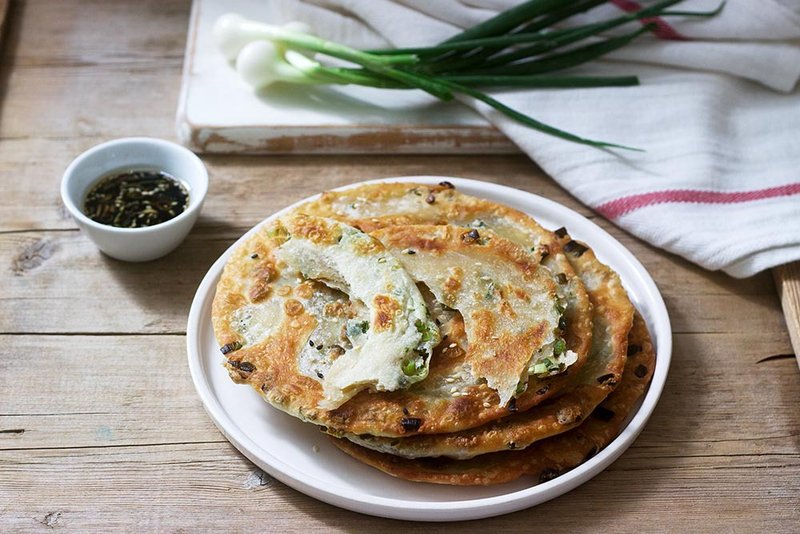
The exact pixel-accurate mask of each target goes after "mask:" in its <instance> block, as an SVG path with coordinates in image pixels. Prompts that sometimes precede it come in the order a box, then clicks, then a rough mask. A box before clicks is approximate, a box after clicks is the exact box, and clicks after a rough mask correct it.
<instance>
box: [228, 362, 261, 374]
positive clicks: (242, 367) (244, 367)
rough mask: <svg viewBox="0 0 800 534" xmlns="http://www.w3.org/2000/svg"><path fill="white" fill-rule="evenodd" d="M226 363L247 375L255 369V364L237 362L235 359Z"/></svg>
mask: <svg viewBox="0 0 800 534" xmlns="http://www.w3.org/2000/svg"><path fill="white" fill-rule="evenodd" d="M228 365H230V366H231V367H233V368H234V369H236V370H237V371H241V372H242V373H245V374H248V375H249V374H250V373H252V372H253V371H255V370H256V366H255V365H253V364H252V363H250V362H238V361H236V360H228Z"/></svg>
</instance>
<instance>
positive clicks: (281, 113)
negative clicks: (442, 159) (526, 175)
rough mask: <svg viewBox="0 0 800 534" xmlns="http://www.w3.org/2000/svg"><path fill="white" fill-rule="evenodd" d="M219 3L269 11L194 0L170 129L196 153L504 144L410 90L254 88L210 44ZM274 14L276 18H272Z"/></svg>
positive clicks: (251, 1)
mask: <svg viewBox="0 0 800 534" xmlns="http://www.w3.org/2000/svg"><path fill="white" fill-rule="evenodd" d="M228 12H235V13H239V14H241V15H243V16H246V17H249V18H253V19H257V20H263V21H270V20H276V18H275V15H274V13H273V12H272V10H271V9H270V5H269V2H266V1H264V0H194V3H193V6H192V15H191V18H190V23H189V33H188V37H187V45H186V57H185V60H184V70H183V82H182V88H181V95H180V100H179V104H178V114H177V129H178V137H179V139H180V140H181V142H182V143H183V144H185V145H186V146H188V147H189V148H191V149H192V150H195V151H197V152H206V153H254V154H270V153H274V154H279V153H327V154H331V153H371V154H374V153H393V154H396V153H428V154H431V153H448V154H451V153H465V154H475V153H510V152H516V151H517V149H516V148H515V147H514V145H513V144H512V143H511V142H510V141H509V140H508V139H507V138H506V137H505V136H503V135H502V134H501V133H500V132H499V131H497V130H496V129H495V128H493V127H492V126H491V125H490V124H489V123H488V122H486V121H485V120H484V119H483V118H482V117H480V116H479V115H478V114H476V113H475V112H474V111H472V110H471V109H469V108H467V107H465V106H463V105H461V104H459V103H457V102H451V103H443V102H439V101H437V100H436V99H435V98H433V97H431V96H429V95H427V94H425V93H423V92H422V91H416V90H407V91H403V90H385V89H373V88H368V87H357V86H335V87H334V86H324V87H322V86H313V87H305V86H302V87H299V86H282V87H278V86H272V87H270V88H268V89H266V90H264V91H261V92H255V91H253V89H252V88H250V87H249V86H247V85H246V84H245V83H244V82H242V81H241V80H240V79H239V77H238V75H237V74H236V72H235V71H234V69H233V68H232V66H231V65H230V64H229V63H228V62H227V61H226V60H225V58H224V57H223V56H222V55H221V54H220V53H219V52H217V50H216V49H215V47H214V45H213V42H212V40H211V27H212V25H213V23H214V21H215V20H216V19H217V17H219V16H220V15H222V14H224V13H228ZM277 22H283V21H277Z"/></svg>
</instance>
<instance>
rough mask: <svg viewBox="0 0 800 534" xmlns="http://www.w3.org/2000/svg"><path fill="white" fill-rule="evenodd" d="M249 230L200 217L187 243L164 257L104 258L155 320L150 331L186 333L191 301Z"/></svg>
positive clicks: (125, 286)
mask: <svg viewBox="0 0 800 534" xmlns="http://www.w3.org/2000/svg"><path fill="white" fill-rule="evenodd" d="M246 231H247V228H240V227H237V226H234V225H231V224H229V223H227V222H225V221H224V220H221V219H214V218H212V217H203V216H201V218H200V220H199V221H198V223H197V225H196V226H195V227H194V229H193V230H192V232H191V233H190V234H189V236H188V237H187V238H186V240H185V241H184V242H183V243H182V244H181V245H180V246H179V247H178V248H177V249H175V250H174V251H173V252H171V253H169V254H167V255H166V256H165V257H163V258H160V259H157V260H154V261H150V262H144V263H127V262H123V261H119V260H115V259H113V258H110V257H108V256H103V261H104V263H105V264H106V266H107V267H108V271H109V272H110V273H112V275H113V277H114V278H115V279H116V280H117V282H118V283H119V285H120V286H121V287H123V288H125V290H126V292H127V293H128V294H129V295H130V296H131V297H132V299H133V300H135V301H136V303H137V304H138V305H139V306H140V307H141V308H142V310H143V311H144V312H146V313H148V314H151V315H153V316H154V317H155V319H153V320H151V321H149V322H147V323H146V324H145V325H143V326H144V329H145V330H146V331H147V332H157V333H183V331H184V329H185V324H186V318H187V316H188V313H189V307H190V306H191V303H192V298H193V297H194V294H195V292H196V291H197V288H198V286H199V285H200V282H201V281H202V279H203V277H204V276H205V275H206V273H207V272H208V270H209V268H210V267H211V266H212V265H213V263H214V262H215V261H216V260H217V259H218V258H219V257H220V256H221V255H222V253H223V252H225V250H226V249H227V248H228V247H229V246H231V244H233V243H234V242H235V241H236V240H237V239H238V238H239V237H240V236H241V235H242V234H244V233H245V232H246Z"/></svg>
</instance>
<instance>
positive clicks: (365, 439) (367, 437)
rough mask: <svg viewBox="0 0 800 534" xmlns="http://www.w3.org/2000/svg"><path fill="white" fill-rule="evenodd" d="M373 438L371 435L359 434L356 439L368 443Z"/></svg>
mask: <svg viewBox="0 0 800 534" xmlns="http://www.w3.org/2000/svg"><path fill="white" fill-rule="evenodd" d="M372 438H373V436H372V434H359V435H358V439H363V440H364V441H369V440H371V439H372Z"/></svg>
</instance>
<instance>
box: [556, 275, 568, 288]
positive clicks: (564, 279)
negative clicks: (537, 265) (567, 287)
mask: <svg viewBox="0 0 800 534" xmlns="http://www.w3.org/2000/svg"><path fill="white" fill-rule="evenodd" d="M556 282H558V283H559V284H561V285H562V286H563V285H564V284H566V283H567V275H566V274H564V273H558V274H557V275H556Z"/></svg>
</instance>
